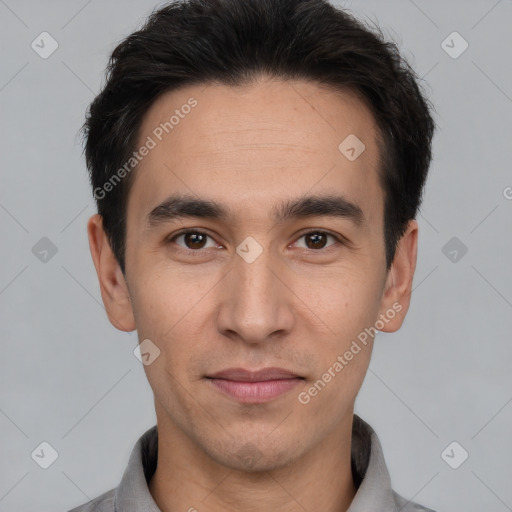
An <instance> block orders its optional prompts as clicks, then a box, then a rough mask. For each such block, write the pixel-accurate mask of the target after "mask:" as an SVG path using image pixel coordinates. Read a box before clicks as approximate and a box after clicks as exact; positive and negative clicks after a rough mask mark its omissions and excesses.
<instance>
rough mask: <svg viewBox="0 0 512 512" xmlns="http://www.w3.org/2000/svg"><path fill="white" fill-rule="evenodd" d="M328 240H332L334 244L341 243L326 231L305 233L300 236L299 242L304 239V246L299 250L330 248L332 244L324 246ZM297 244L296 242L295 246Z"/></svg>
mask: <svg viewBox="0 0 512 512" xmlns="http://www.w3.org/2000/svg"><path fill="white" fill-rule="evenodd" d="M328 238H331V239H333V240H334V244H335V243H336V242H341V240H340V239H339V238H338V237H336V236H334V235H332V234H330V233H327V232H326V231H319V230H316V231H308V232H307V233H303V234H302V235H301V236H300V238H299V240H302V239H305V245H304V246H302V247H301V248H304V249H314V250H321V249H325V248H327V247H330V246H331V245H334V244H330V245H326V244H327V241H328ZM298 243H299V242H297V244H298Z"/></svg>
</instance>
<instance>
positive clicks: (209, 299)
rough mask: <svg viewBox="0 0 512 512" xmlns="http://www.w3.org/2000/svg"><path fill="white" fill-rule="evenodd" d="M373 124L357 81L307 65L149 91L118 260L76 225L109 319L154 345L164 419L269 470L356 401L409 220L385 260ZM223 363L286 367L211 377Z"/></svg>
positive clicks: (401, 295) (218, 451)
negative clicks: (322, 80) (300, 77)
mask: <svg viewBox="0 0 512 512" xmlns="http://www.w3.org/2000/svg"><path fill="white" fill-rule="evenodd" d="M191 98H192V100H191ZM185 105H189V106H190V108H188V107H184V106H185ZM192 105H193V106H192ZM176 111H177V112H176ZM173 114H175V118H174V119H173V120H172V121H171V123H172V128H169V126H170V125H169V124H168V125H165V124H162V123H165V122H168V121H169V119H170V117H171V115H173ZM178 118H179V120H178V121H177V119H178ZM162 126H166V127H167V130H165V129H163V128H162ZM148 137H149V138H150V139H151V140H152V141H153V142H154V143H155V144H154V146H153V143H151V142H149V139H148ZM347 137H349V139H347V142H345V143H344V144H342V143H343V141H344V140H345V139H346V138H347ZM355 137H357V139H356V138H355ZM160 139H161V140H160ZM358 139H359V140H358ZM376 141H377V131H376V125H375V122H374V119H373V117H372V115H371V113H370V111H369V110H368V109H367V108H366V107H365V105H364V104H363V103H362V102H361V101H360V100H359V99H358V98H357V97H356V96H355V95H353V94H351V93H349V92H346V93H340V92H333V91H327V90H324V89H321V88H319V87H318V86H317V85H315V84H311V83H306V82H298V81H297V82H279V81H264V80H262V81H260V82H257V83H253V84H252V85H250V86H246V87H238V88H232V87H228V86H221V85H208V86H205V85H201V86H192V87H187V88H184V89H181V90H179V91H173V92H171V93H167V94H166V95H164V96H162V97H161V98H160V99H159V100H158V101H157V102H156V103H154V104H153V105H152V107H151V108H150V110H149V111H148V112H147V114H146V116H145V118H144V120H143V123H142V126H141V130H140V133H139V145H138V146H137V147H140V146H142V145H144V144H147V146H148V147H149V146H151V149H149V151H148V152H147V154H146V156H144V157H143V158H142V159H141V161H140V163H139V164H138V166H137V170H136V174H135V176H134V181H133V185H132V188H131V191H130V196H129V201H128V208H127V240H126V276H123V275H122V274H121V272H120V270H119V267H118V265H117V263H116V262H115V259H114V258H113V256H112V254H111V251H109V249H108V247H107V246H106V244H104V245H103V250H101V248H98V246H100V245H101V242H99V241H98V240H101V237H102V236H103V235H101V234H100V231H101V230H99V231H97V232H96V234H95V233H94V227H93V224H94V220H93V219H91V221H90V229H89V233H90V239H91V249H92V251H93V257H94V259H95V264H96V268H97V270H98V274H99V275H100V283H101V287H102V295H103V298H104V301H105V304H106V307H107V311H108V313H109V317H110V319H111V321H112V323H113V324H114V325H115V326H116V327H118V328H119V329H123V330H133V329H134V328H136V329H137V330H138V334H139V340H140V341H142V340H150V342H145V343H146V347H148V352H149V353H150V354H152V355H150V356H149V357H150V358H151V359H152V358H153V357H154V356H155V354H157V353H158V350H159V351H160V352H159V355H158V357H156V358H155V359H154V361H152V362H151V364H148V365H146V366H144V368H145V371H146V374H147V378H148V380H149V383H150V385H151V387H152V389H153V392H154V396H155V406H156V411H157V417H158V422H159V432H160V431H161V430H162V429H167V431H169V432H171V431H173V432H179V433H180V434H182V435H183V438H184V439H187V440H188V441H187V442H190V443H192V444H193V446H195V447H196V449H197V450H198V451H199V452H201V453H202V454H205V455H207V456H208V457H209V458H210V459H213V460H214V461H216V462H218V463H220V464H222V465H224V466H227V467H230V468H239V469H249V468H251V469H259V470H266V469H271V468H276V467H279V466H284V465H286V464H288V463H290V462H292V461H294V460H297V459H298V458H299V457H301V456H302V455H304V454H306V453H307V452H309V451H310V450H312V449H314V448H315V447H317V446H319V445H320V443H321V442H322V441H323V440H325V439H327V438H328V437H329V436H330V435H331V434H332V433H333V432H334V431H335V430H336V427H337V426H338V425H340V424H341V423H342V422H343V421H346V420H347V418H351V415H352V408H353V404H354V400H355V397H356V395H357V392H358V391H359V388H360V386H361V384H362V381H363V378H364V375H365V373H366V370H367V368H368V364H369V361H370V354H371V349H372V341H373V340H372V336H371V335H369V334H368V333H372V330H371V328H373V327H375V325H376V322H377V321H379V319H380V323H378V324H377V328H378V329H379V330H381V331H392V330H396V329H398V328H399V327H400V325H401V323H402V320H403V317H404V315H405V313H406V310H407V306H408V292H409V290H410V284H411V281H412V274H413V272H414V263H415V258H416V253H415V250H416V237H415V233H416V231H415V227H414V223H413V224H411V229H410V230H409V231H408V232H407V233H406V235H405V236H404V239H403V240H402V242H401V243H402V245H401V246H399V250H398V253H397V254H398V256H397V258H396V261H395V264H394V266H393V267H392V270H391V271H390V272H386V265H385V247H384V235H383V229H384V193H383V190H382V189H381V188H380V185H379V181H378V177H377V161H378V149H377V142H376ZM361 143H362V144H364V150H363V151H362V152H361V149H363V146H362V144H361ZM340 144H341V147H340ZM351 148H353V150H352V149H351ZM359 153H360V154H359ZM203 201H204V202H207V203H203ZM97 220H98V219H97V218H96V221H97ZM96 225H97V226H99V224H98V223H96ZM103 240H104V239H103ZM391 310H393V311H392V313H391V312H390V311H391ZM383 315H384V316H383ZM391 315H392V316H391ZM365 329H366V331H365ZM373 332H374V331H373ZM362 333H366V340H365V342H363V341H362V340H363V339H364V338H365V336H364V334H362ZM354 343H355V344H354ZM356 347H358V348H359V350H357V348H356ZM350 354H351V355H350ZM233 368H236V369H245V370H247V371H249V372H254V371H258V370H261V369H266V368H280V369H282V370H286V371H288V372H290V374H292V375H284V374H281V375H272V374H271V373H269V374H267V375H266V377H265V378H266V379H268V380H267V382H266V383H262V382H250V383H248V382H247V381H248V380H250V377H247V376H246V375H245V376H244V375H242V376H240V375H238V374H236V373H232V374H231V375H224V377H227V378H212V377H213V376H214V374H216V373H217V372H221V371H223V370H228V369H233ZM253 378H254V380H255V381H258V380H260V381H261V380H262V378H263V377H261V376H260V377H257V376H253ZM237 381H238V382H237ZM240 381H244V383H241V382H240ZM248 455H249V456H248Z"/></svg>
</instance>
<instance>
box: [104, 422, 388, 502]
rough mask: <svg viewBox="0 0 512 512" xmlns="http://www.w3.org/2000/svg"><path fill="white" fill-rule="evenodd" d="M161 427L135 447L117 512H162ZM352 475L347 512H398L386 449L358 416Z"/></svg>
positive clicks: (354, 428) (118, 496) (116, 496)
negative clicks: (154, 488) (156, 484)
mask: <svg viewBox="0 0 512 512" xmlns="http://www.w3.org/2000/svg"><path fill="white" fill-rule="evenodd" d="M157 454H158V431H157V426H156V425H155V426H154V427H152V428H150V429H149V430H147V431H146V432H145V433H144V434H143V435H142V436H141V437H140V438H139V440H138V441H137V443H136V444H135V446H134V448H133V450H132V453H131V455H130V459H129V461H128V466H127V468H126V470H125V472H124V474H123V477H122V479H121V483H120V484H119V486H118V487H117V488H116V490H115V493H114V510H115V512H138V511H141V510H144V512H161V510H160V509H159V508H158V506H157V505H156V503H155V501H154V500H153V497H152V496H151V494H150V492H149V489H148V482H149V480H150V479H151V477H152V476H153V473H154V472H155V469H156V463H157ZM351 458H352V460H351V462H352V474H353V476H354V480H355V484H356V486H357V492H356V495H355V497H354V499H353V500H352V503H351V505H350V507H349V509H348V511H347V512H365V511H370V510H379V511H380V512H397V505H396V501H395V497H394V492H393V490H392V488H391V480H390V477H389V472H388V470H387V467H386V463H385V461H384V455H383V453H382V447H381V444H380V442H379V439H378V438H377V434H376V433H375V432H374V430H373V429H372V428H371V427H370V425H368V423H366V422H365V421H364V420H362V419H361V418H360V417H359V416H357V415H356V414H354V418H353V424H352V456H351Z"/></svg>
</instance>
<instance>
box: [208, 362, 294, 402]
mask: <svg viewBox="0 0 512 512" xmlns="http://www.w3.org/2000/svg"><path fill="white" fill-rule="evenodd" d="M206 378H207V379H209V381H210V382H211V383H212V385H213V386H214V389H216V390H217V391H220V392H221V393H222V394H223V395H227V396H229V397H230V398H232V399H235V400H237V401H238V402H241V403H245V404H260V403H264V402H268V401H270V400H273V399H275V398H277V397H279V396H281V395H283V394H285V393H287V392H288V391H290V390H291V389H293V388H294V387H295V386H297V385H298V384H300V383H301V382H303V381H304V377H300V376H299V375H297V374H296V373H293V372H290V371H288V370H285V369H283V368H275V367H272V368H263V369H262V370H257V371H250V370H245V369H244V368H229V369H227V370H222V371H220V372H217V373H214V374H212V375H208V376H207V377H206Z"/></svg>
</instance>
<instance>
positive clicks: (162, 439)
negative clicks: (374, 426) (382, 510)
mask: <svg viewBox="0 0 512 512" xmlns="http://www.w3.org/2000/svg"><path fill="white" fill-rule="evenodd" d="M157 417H158V415H157ZM157 423H158V436H159V437H158V465H157V469H156V471H155V473H154V475H153V476H152V478H151V480H150V483H149V491H150V493H151V495H152V496H153V499H154V501H155V502H156V504H157V505H158V507H159V508H160V509H161V511H162V512H177V511H189V512H194V511H199V512H201V511H204V510H208V512H221V511H222V512H234V511H240V510H246V511H250V512H260V511H261V512H267V511H268V510H275V511H279V512H299V511H300V512H304V510H323V511H325V512H342V511H346V510H347V509H348V508H349V506H350V503H351V502H352V500H353V498H354V495H355V493H356V488H355V485H354V481H353V477H352V470H351V458H350V457H351V451H350V448H351V438H352V411H350V414H349V415H348V417H347V418H345V419H344V420H342V421H341V422H340V423H339V424H338V425H337V427H336V428H335V429H334V430H333V431H332V432H331V433H330V434H329V435H328V436H327V437H325V438H324V439H323V440H322V441H321V442H320V443H319V444H318V445H316V446H314V447H313V448H312V449H311V450H310V451H309V452H307V453H305V454H304V455H303V456H302V457H300V458H299V459H297V460H295V461H294V462H293V463H291V464H289V465H287V466H285V467H280V468H276V469H273V470H271V471H261V472H247V471H239V470H236V469H231V468H229V467H226V466H224V465H220V464H218V463H216V462H215V461H214V460H212V459H211V458H210V457H208V456H207V454H205V453H204V452H202V451H201V450H200V449H199V447H198V446H197V445H196V444H194V443H192V441H191V440H190V438H188V437H187V436H185V435H184V433H183V432H182V431H181V430H179V429H177V428H176V427H175V426H174V425H171V424H170V423H168V422H165V421H164V422H161V421H158V422H157ZM162 427H163V428H162Z"/></svg>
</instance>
